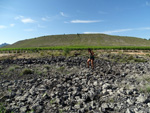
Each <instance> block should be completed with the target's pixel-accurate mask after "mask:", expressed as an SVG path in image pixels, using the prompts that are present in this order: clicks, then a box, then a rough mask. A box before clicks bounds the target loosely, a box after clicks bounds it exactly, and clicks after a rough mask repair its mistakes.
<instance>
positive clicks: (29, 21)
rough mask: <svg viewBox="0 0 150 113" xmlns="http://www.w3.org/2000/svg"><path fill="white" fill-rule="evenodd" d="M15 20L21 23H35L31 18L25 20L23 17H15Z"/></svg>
mask: <svg viewBox="0 0 150 113" xmlns="http://www.w3.org/2000/svg"><path fill="white" fill-rule="evenodd" d="M15 20H20V21H21V22H23V23H35V22H36V21H35V20H33V19H31V18H25V17H24V16H17V17H15Z"/></svg>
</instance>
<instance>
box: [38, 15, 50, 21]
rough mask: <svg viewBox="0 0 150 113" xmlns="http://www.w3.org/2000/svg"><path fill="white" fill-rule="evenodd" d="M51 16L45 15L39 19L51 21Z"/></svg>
mask: <svg viewBox="0 0 150 113" xmlns="http://www.w3.org/2000/svg"><path fill="white" fill-rule="evenodd" d="M52 18H53V17H49V16H46V17H42V18H41V19H42V20H43V21H51V20H52Z"/></svg>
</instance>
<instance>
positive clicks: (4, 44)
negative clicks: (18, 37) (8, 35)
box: [0, 43, 9, 48]
mask: <svg viewBox="0 0 150 113" xmlns="http://www.w3.org/2000/svg"><path fill="white" fill-rule="evenodd" d="M7 45H9V44H7V43H3V44H0V48H1V47H4V46H7Z"/></svg>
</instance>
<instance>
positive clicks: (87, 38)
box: [5, 34, 150, 49]
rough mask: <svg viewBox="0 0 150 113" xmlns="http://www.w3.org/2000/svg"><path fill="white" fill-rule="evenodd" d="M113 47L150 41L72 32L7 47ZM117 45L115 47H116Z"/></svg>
mask: <svg viewBox="0 0 150 113" xmlns="http://www.w3.org/2000/svg"><path fill="white" fill-rule="evenodd" d="M109 46H111V48H112V47H113V48H116V47H123V48H125V47H129V46H132V47H148V46H150V41H149V40H145V39H141V38H135V37H123V36H112V35H105V34H70V35H65V34H64V35H50V36H42V37H38V38H33V39H27V40H22V41H18V42H16V43H14V44H12V45H9V46H6V47H5V48H27V47H28V48H39V47H50V48H52V47H55V49H58V48H60V47H61V48H63V47H69V48H79V47H80V48H87V47H93V48H108V47H109ZM114 46H115V47H114Z"/></svg>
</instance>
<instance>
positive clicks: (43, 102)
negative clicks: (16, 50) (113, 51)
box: [0, 57, 150, 113]
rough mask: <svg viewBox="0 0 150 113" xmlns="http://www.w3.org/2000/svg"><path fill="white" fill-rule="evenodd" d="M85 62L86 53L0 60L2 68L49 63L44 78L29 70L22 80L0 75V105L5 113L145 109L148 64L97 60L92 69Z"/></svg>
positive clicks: (148, 106) (149, 103) (149, 105)
mask: <svg viewBox="0 0 150 113" xmlns="http://www.w3.org/2000/svg"><path fill="white" fill-rule="evenodd" d="M86 60H87V58H86V57H69V58H66V57H51V58H41V59H16V60H3V61H0V64H1V65H3V66H5V67H7V66H8V65H11V64H17V65H20V66H23V67H24V66H29V65H30V68H31V69H32V68H34V66H35V65H38V66H42V65H44V64H47V65H49V66H51V69H50V71H49V73H48V74H47V76H38V75H34V74H31V75H24V76H28V77H27V78H24V77H18V78H17V79H16V78H15V79H13V78H12V79H11V80H10V79H2V80H1V81H0V102H1V103H3V105H1V107H4V108H5V109H6V112H7V113H11V112H14V113H26V112H31V113H86V112H89V113H109V112H110V113H116V112H119V113H149V112H150V98H149V97H150V94H149V92H150V89H149V88H150V87H149V81H150V77H149V72H150V62H144V63H115V62H111V61H108V60H104V59H96V60H95V69H94V70H92V69H90V68H87V67H86ZM58 67H59V69H58ZM55 68H57V70H56V69H55ZM29 76H30V77H29ZM144 88H145V89H144Z"/></svg>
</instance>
